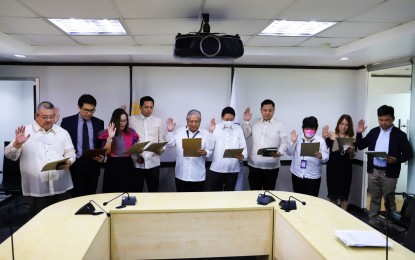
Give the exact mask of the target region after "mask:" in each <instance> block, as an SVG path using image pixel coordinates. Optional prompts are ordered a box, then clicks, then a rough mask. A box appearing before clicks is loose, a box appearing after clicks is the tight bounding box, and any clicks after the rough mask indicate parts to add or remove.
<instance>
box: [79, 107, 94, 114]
mask: <svg viewBox="0 0 415 260" xmlns="http://www.w3.org/2000/svg"><path fill="white" fill-rule="evenodd" d="M82 111H84V112H85V113H91V114H93V113H94V112H95V108H94V109H86V108H82Z"/></svg>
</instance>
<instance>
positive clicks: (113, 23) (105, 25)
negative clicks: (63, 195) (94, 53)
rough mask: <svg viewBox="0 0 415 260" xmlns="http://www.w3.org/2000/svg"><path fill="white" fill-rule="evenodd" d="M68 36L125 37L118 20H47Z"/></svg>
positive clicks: (125, 33)
mask: <svg viewBox="0 0 415 260" xmlns="http://www.w3.org/2000/svg"><path fill="white" fill-rule="evenodd" d="M48 20H49V21H50V22H51V23H53V24H54V25H56V26H58V27H59V28H60V29H61V30H63V31H64V32H66V33H67V34H69V35H127V32H126V31H125V29H124V27H123V26H122V24H121V22H120V21H119V20H116V19H113V20H110V19H101V20H96V19H48Z"/></svg>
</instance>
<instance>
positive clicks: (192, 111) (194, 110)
mask: <svg viewBox="0 0 415 260" xmlns="http://www.w3.org/2000/svg"><path fill="white" fill-rule="evenodd" d="M193 115H197V116H198V117H199V118H200V119H202V114H201V113H200V111H199V110H196V109H192V110H190V111H189V112H188V113H187V116H186V119H189V117H190V116H193Z"/></svg>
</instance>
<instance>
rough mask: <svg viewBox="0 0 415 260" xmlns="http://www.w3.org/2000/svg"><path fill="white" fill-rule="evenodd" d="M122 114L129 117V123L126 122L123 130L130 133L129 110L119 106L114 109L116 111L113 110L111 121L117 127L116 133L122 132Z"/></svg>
mask: <svg viewBox="0 0 415 260" xmlns="http://www.w3.org/2000/svg"><path fill="white" fill-rule="evenodd" d="M122 115H125V116H126V117H127V123H126V124H125V127H124V130H123V132H124V133H125V134H129V133H130V128H129V122H128V114H127V112H125V110H124V109H122V108H117V109H115V110H114V112H112V116H111V123H114V124H115V127H116V128H117V131H116V134H119V133H120V121H121V116H122Z"/></svg>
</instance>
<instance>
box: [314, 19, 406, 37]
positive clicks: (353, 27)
mask: <svg viewBox="0 0 415 260" xmlns="http://www.w3.org/2000/svg"><path fill="white" fill-rule="evenodd" d="M397 25H398V23H360V22H341V23H338V24H336V25H334V26H333V27H330V28H328V29H327V30H325V31H323V32H321V33H319V34H317V36H319V37H355V38H362V37H367V36H369V35H372V34H375V33H378V32H381V31H383V30H387V29H390V28H392V27H394V26H397Z"/></svg>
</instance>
